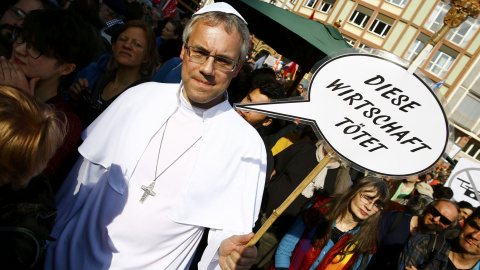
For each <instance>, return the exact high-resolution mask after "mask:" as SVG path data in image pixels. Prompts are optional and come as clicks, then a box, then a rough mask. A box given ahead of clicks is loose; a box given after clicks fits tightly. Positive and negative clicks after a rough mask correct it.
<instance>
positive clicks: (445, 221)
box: [429, 207, 453, 226]
mask: <svg viewBox="0 0 480 270" xmlns="http://www.w3.org/2000/svg"><path fill="white" fill-rule="evenodd" d="M429 212H430V214H432V216H434V217H438V216H439V217H440V222H441V223H442V224H443V225H445V226H448V225H450V224H452V222H453V221H451V220H449V219H448V218H446V217H445V216H444V215H442V214H440V212H439V211H438V210H437V208H435V207H432V208H430V211H429Z"/></svg>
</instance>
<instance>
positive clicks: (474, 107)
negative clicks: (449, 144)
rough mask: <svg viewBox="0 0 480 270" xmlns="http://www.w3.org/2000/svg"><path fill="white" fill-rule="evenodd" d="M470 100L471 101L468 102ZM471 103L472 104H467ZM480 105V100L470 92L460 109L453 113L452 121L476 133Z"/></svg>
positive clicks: (462, 101) (461, 102)
mask: <svg viewBox="0 0 480 270" xmlns="http://www.w3.org/2000/svg"><path fill="white" fill-rule="evenodd" d="M468 100H471V101H470V102H468ZM465 102H467V103H470V104H466V103H465ZM478 104H480V99H479V98H478V97H477V96H476V95H474V94H473V93H471V92H468V93H467V95H465V97H464V98H463V99H462V100H461V101H460V103H459V108H460V109H456V110H455V111H454V112H453V115H452V120H453V121H454V122H456V123H457V124H459V125H460V126H462V127H464V128H466V129H468V130H471V131H472V132H475V131H474V130H478V127H477V126H478V115H479V112H478V107H479V105H478ZM467 150H468V151H464V153H468V152H469V151H470V149H467Z"/></svg>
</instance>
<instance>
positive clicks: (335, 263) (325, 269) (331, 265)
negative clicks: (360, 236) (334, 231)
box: [300, 233, 360, 270]
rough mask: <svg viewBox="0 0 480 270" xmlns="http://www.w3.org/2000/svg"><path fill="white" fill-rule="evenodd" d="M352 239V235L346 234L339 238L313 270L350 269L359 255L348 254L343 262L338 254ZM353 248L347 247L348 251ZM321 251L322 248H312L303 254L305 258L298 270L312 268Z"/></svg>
mask: <svg viewBox="0 0 480 270" xmlns="http://www.w3.org/2000/svg"><path fill="white" fill-rule="evenodd" d="M352 237H353V235H352V234H349V233H347V234H345V235H344V236H343V237H342V238H340V240H338V242H337V243H336V244H335V245H334V246H333V247H332V248H331V249H330V250H329V251H328V252H327V254H326V255H325V257H323V259H322V261H321V262H320V264H319V265H318V266H317V267H316V268H315V270H340V269H351V267H352V266H353V264H354V263H355V262H356V261H357V260H358V258H359V256H360V255H359V254H348V255H346V256H345V257H344V258H343V260H341V258H342V256H341V255H339V254H338V253H340V252H341V251H342V250H344V249H345V244H346V243H347V241H348V240H350V238H352ZM353 248H354V246H350V247H348V249H349V250H352V249H353ZM322 250H323V247H321V248H316V247H314V246H312V247H311V248H310V250H309V251H308V252H307V253H306V254H305V257H304V258H303V260H302V264H301V266H300V270H308V269H310V267H312V265H313V264H314V263H315V260H316V259H317V258H318V256H319V255H320V253H321V252H322ZM340 260H341V261H340Z"/></svg>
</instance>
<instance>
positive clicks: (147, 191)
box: [140, 182, 155, 203]
mask: <svg viewBox="0 0 480 270" xmlns="http://www.w3.org/2000/svg"><path fill="white" fill-rule="evenodd" d="M154 187H155V182H152V183H151V184H150V185H149V186H148V187H146V186H142V189H143V190H144V191H145V192H143V195H142V198H141V199H140V203H143V202H144V201H145V199H147V197H148V196H152V197H155V192H153V188H154Z"/></svg>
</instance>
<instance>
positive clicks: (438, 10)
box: [425, 1, 450, 33]
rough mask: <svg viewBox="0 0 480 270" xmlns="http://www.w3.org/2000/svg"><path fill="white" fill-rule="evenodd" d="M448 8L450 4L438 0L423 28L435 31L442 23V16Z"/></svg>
mask: <svg viewBox="0 0 480 270" xmlns="http://www.w3.org/2000/svg"><path fill="white" fill-rule="evenodd" d="M449 9H450V5H448V4H446V3H444V2H442V1H440V3H438V6H436V7H435V10H434V11H433V13H432V15H430V18H428V20H427V23H426V24H425V28H426V29H428V30H430V31H432V32H434V33H435V32H437V31H438V30H440V28H441V27H442V25H443V18H444V17H445V14H447V12H448V10H449Z"/></svg>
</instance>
